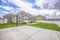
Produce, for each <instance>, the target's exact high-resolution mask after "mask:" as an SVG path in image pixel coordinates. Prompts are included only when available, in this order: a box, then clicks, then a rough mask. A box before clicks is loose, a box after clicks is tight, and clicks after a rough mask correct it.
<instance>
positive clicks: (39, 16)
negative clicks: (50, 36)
mask: <svg viewBox="0 0 60 40" xmlns="http://www.w3.org/2000/svg"><path fill="white" fill-rule="evenodd" d="M35 19H36V21H37V22H39V21H44V20H45V19H46V17H45V16H42V15H38V16H36V17H35Z"/></svg>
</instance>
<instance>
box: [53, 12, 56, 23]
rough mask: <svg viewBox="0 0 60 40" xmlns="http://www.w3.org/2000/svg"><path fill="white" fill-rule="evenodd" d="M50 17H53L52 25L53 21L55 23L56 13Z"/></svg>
mask: <svg viewBox="0 0 60 40" xmlns="http://www.w3.org/2000/svg"><path fill="white" fill-rule="evenodd" d="M52 16H53V18H52V19H53V23H55V21H56V11H55V12H54V13H53V15H52Z"/></svg>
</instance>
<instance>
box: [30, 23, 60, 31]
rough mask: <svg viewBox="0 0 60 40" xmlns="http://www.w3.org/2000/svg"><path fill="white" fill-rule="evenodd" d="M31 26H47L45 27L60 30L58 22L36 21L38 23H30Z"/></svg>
mask: <svg viewBox="0 0 60 40" xmlns="http://www.w3.org/2000/svg"><path fill="white" fill-rule="evenodd" d="M30 26H35V27H39V28H45V29H49V30H55V31H60V27H59V26H58V25H56V24H49V23H36V24H30Z"/></svg>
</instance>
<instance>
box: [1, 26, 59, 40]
mask: <svg viewBox="0 0 60 40" xmlns="http://www.w3.org/2000/svg"><path fill="white" fill-rule="evenodd" d="M0 40H60V32H57V31H52V30H46V29H42V28H36V27H32V26H20V27H14V28H5V29H0Z"/></svg>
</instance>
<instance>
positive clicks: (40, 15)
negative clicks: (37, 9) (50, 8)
mask: <svg viewBox="0 0 60 40" xmlns="http://www.w3.org/2000/svg"><path fill="white" fill-rule="evenodd" d="M36 17H45V16H42V15H38V16H36ZM45 18H46V17H45Z"/></svg>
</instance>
